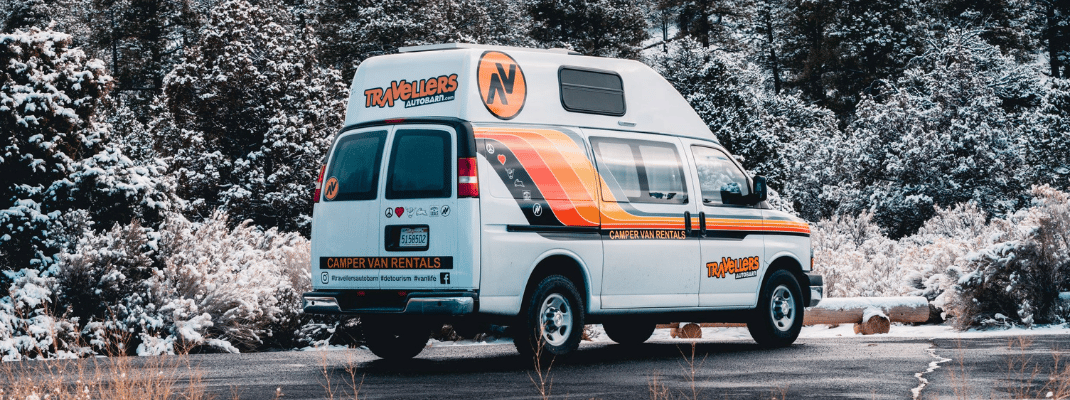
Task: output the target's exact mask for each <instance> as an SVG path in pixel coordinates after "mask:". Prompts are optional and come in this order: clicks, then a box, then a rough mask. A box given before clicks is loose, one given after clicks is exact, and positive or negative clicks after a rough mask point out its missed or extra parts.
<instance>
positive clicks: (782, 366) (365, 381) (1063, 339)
mask: <svg viewBox="0 0 1070 400" xmlns="http://www.w3.org/2000/svg"><path fill="white" fill-rule="evenodd" d="M1066 348H1070V337H1067V336H1065V335H1049V336H1036V337H1032V338H1029V339H1026V341H1025V342H1019V341H1018V339H1015V338H1010V337H1007V338H996V339H962V340H946V339H937V340H927V339H903V338H887V337H886V338H880V337H847V338H822V339H800V340H799V341H797V342H796V343H795V344H794V345H793V346H791V347H789V348H784V349H775V350H767V349H761V348H758V347H757V346H756V345H755V344H754V343H753V342H751V341H744V340H739V341H724V340H721V341H713V340H699V341H697V342H696V343H695V347H694V350H695V356H694V358H693V360H694V369H692V368H691V366H690V360H692V357H691V351H692V347H691V342H690V341H687V340H663V341H654V342H652V343H645V344H643V345H640V346H637V347H624V346H619V345H615V344H611V343H584V344H582V345H581V347H580V350H579V351H578V352H577V353H575V354H574V355H572V356H570V357H568V358H566V359H559V360H555V362H554V363H553V364H552V365H551V366H550V369H549V372H546V368H545V366H544V368H543V376H545V377H547V378H548V381H549V382H552V385H545V386H544V387H545V389H546V390H547V391H548V392H549V394H550V395H551V397H554V398H578V399H580V398H582V399H590V398H602V399H618V398H628V399H630V398H635V399H651V398H655V396H654V395H655V394H666V393H667V394H669V395H671V396H672V398H693V397H696V396H693V395H694V394H696V393H697V397H698V398H709V399H723V398H728V399H770V398H775V399H780V398H788V399H797V398H803V399H829V398H858V399H910V398H914V393H913V392H912V390H917V391H918V393H919V395H920V396H919V398H924V399H938V398H970V399H974V398H984V399H990V398H1022V397H1029V398H1044V394H1045V393H1046V391H1047V389H1043V388H1044V387H1045V385H1049V386H1050V385H1052V383H1051V381H1049V377H1050V376H1051V374H1050V371H1051V369H1052V367H1053V364H1054V363H1055V362H1056V360H1057V357H1058V356H1062V358H1063V359H1064V360H1059V363H1060V364H1059V368H1065V366H1066V365H1070V364H1067V361H1070V355H1068V354H1067V351H1066V350H1065V349H1066ZM187 357H188V358H186V359H182V365H183V367H181V368H180V371H179V375H181V376H182V377H181V378H180V379H178V381H177V384H178V385H179V386H182V385H185V384H187V382H188V379H187V378H186V377H187V376H189V374H190V373H193V374H195V375H197V376H198V377H199V379H196V381H198V383H197V384H198V385H203V386H204V387H205V389H207V391H208V392H209V394H211V395H212V396H214V397H215V398H234V397H240V398H250V399H270V398H275V397H276V395H277V394H281V395H282V397H281V398H282V399H325V398H352V392H353V386H354V385H353V384H351V383H349V382H350V380H351V379H352V380H353V381H355V382H356V386H357V387H358V389H359V396H360V398H369V399H377V398H391V399H392V398H435V399H442V398H457V399H482V398H504V399H532V398H540V397H541V395H540V391H539V389H540V385H538V384H537V383H535V382H537V381H538V380H539V375H538V374H537V373H536V370H535V367H534V365H533V363H532V361H531V360H530V359H525V358H522V357H520V356H519V355H518V354H517V353H516V351H515V350H514V349H513V346H512V345H511V344H503V345H476V346H444V347H433V348H427V349H425V350H424V352H423V353H421V354H420V355H419V356H418V357H417V358H416V359H414V360H411V361H408V362H404V363H389V362H386V361H383V360H380V359H378V358H377V357H375V356H374V355H373V354H371V352H369V351H367V350H364V349H355V350H347V351H346V350H343V351H337V350H335V351H305V352H268V353H256V354H239V355H229V354H201V355H190V356H187ZM128 360H130V362H131V363H132V364H131V365H132V366H134V367H135V368H136V367H139V366H141V365H143V364H146V365H149V366H153V365H158V364H159V360H160V358H153V357H142V358H129V359H128ZM153 360H156V361H153ZM80 362H82V363H92V362H94V360H82V361H80ZM95 362H97V363H101V362H103V363H107V362H109V361H108V360H99V359H98V360H97V361H95ZM934 363H938V365H939V368H936V369H934V370H932V371H930V372H926V371H928V370H929V369H930V368H932V366H933V365H934ZM186 364H188V365H189V368H186V367H185V365H186ZM46 365H49V364H46V363H41V362H26V363H13V364H9V366H13V367H14V368H16V369H22V370H28V369H31V368H41V367H43V366H46ZM156 368H158V367H156ZM692 371H693V375H692ZM1034 371H1036V372H1035V373H1034ZM350 372H352V375H351V374H350ZM919 373H920V374H921V377H922V378H924V379H925V380H927V381H928V383H927V384H926V385H925V386H924V387H923V388H921V389H920V390H918V388H919V386H920V385H921V384H922V380H921V379H919V378H918V374H919ZM351 376H352V378H351ZM692 376H693V378H692ZM1062 379H1063V380H1062V382H1063V383H1064V384H1066V385H1068V387H1067V390H1070V372H1067V375H1066V376H1064V377H1063V378H1062ZM1021 390H1025V391H1027V392H1028V393H1017V391H1021ZM329 392H333V397H332V396H331V394H330V393H329ZM1038 393H1039V395H1038ZM1023 395H1024V396H1023ZM659 398H664V397H659Z"/></svg>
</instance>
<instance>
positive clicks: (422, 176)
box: [386, 129, 453, 199]
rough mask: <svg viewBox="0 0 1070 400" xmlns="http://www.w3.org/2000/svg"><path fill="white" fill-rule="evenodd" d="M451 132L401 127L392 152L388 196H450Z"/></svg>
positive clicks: (396, 135) (411, 197) (403, 197)
mask: <svg viewBox="0 0 1070 400" xmlns="http://www.w3.org/2000/svg"><path fill="white" fill-rule="evenodd" d="M450 143H451V140H450V134H449V133H447V132H444V131H438V130H428V129H405V130H398V131H397V133H395V134H394V145H393V149H392V150H391V151H390V175H389V176H390V177H389V180H388V181H387V185H386V198H388V199H421V198H440V197H450V195H451V194H452V191H451V190H450V187H451V185H450V184H451V183H452V182H453V181H452V179H450V173H451V172H452V169H451V168H450V164H449V160H450V158H451V156H452V154H451V152H450V150H451V149H452V147H451V146H450Z"/></svg>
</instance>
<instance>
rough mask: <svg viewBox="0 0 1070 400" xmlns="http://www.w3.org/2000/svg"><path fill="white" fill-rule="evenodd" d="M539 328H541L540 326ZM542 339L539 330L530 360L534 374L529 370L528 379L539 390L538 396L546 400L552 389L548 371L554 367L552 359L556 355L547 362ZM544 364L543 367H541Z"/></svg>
mask: <svg viewBox="0 0 1070 400" xmlns="http://www.w3.org/2000/svg"><path fill="white" fill-rule="evenodd" d="M539 329H543V328H542V327H540V328H539ZM543 340H544V339H543V335H542V332H540V334H539V339H538V342H537V343H536V345H535V349H534V350H535V356H534V357H532V362H533V363H534V364H535V374H534V375H532V373H531V372H529V373H528V379H530V380H531V383H532V384H533V385H535V390H536V391H538V392H539V398H541V399H543V400H547V399H549V398H550V393H551V392H552V391H553V389H554V378H553V376H552V375H550V371H551V370H553V368H554V361H555V360H556V359H557V356H553V357H550V358H549V361H548V362H547V360H546V357H544V356H543V354H542V352H543V351H546V350H545V347H544V346H543V345H544V343H543ZM544 365H545V368H543V367H544Z"/></svg>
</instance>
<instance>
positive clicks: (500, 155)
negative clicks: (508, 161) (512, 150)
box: [498, 154, 505, 165]
mask: <svg viewBox="0 0 1070 400" xmlns="http://www.w3.org/2000/svg"><path fill="white" fill-rule="evenodd" d="M498 162H500V163H502V165H505V154H498Z"/></svg>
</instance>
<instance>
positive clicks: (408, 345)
mask: <svg viewBox="0 0 1070 400" xmlns="http://www.w3.org/2000/svg"><path fill="white" fill-rule="evenodd" d="M361 326H362V328H363V331H364V343H365V345H367V346H368V349H369V350H371V351H372V353H375V355H377V356H379V357H380V358H383V359H386V360H407V359H410V358H413V357H416V355H417V354H420V352H421V351H423V350H424V347H426V346H427V339H428V338H430V337H431V329H430V328H429V327H428V325H425V324H419V323H416V322H414V321H411V320H409V319H408V318H390V317H385V316H368V317H361Z"/></svg>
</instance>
